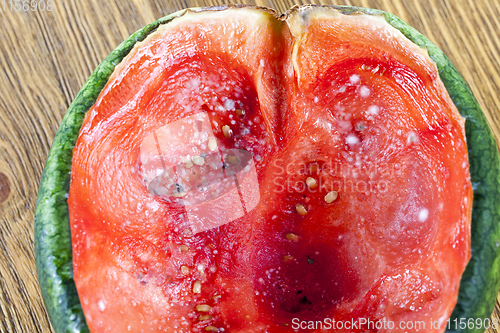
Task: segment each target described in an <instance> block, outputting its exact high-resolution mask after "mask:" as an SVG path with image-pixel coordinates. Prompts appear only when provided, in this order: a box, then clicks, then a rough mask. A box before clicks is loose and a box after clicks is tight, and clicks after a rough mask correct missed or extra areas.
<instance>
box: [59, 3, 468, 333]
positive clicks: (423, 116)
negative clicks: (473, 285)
mask: <svg viewBox="0 0 500 333" xmlns="http://www.w3.org/2000/svg"><path fill="white" fill-rule="evenodd" d="M189 124H193V125H192V126H193V127H192V128H189ZM463 125H464V121H463V119H462V118H461V117H460V115H459V114H458V111H457V110H456V108H455V106H454V105H453V103H452V101H451V100H450V98H449V96H448V94H447V92H446V90H445V88H444V86H443V84H442V83H441V81H440V80H439V77H438V74H437V69H436V67H435V65H434V64H433V63H432V61H431V60H430V59H429V57H428V56H427V54H426V52H424V51H423V50H421V49H419V48H418V47H417V46H415V45H414V44H412V43H411V42H410V41H409V40H407V39H405V37H404V36H403V35H402V34H401V33H400V32H399V31H397V30H395V29H394V28H392V27H390V26H389V25H388V24H387V23H385V21H384V20H383V18H380V17H374V16H367V15H342V14H340V13H338V12H337V11H335V10H334V9H331V8H305V9H301V10H296V11H293V12H292V13H291V14H290V15H289V16H287V17H286V19H284V20H279V19H276V18H275V17H274V16H273V15H272V14H270V13H268V12H266V11H264V10H261V9H251V8H239V9H234V8H233V9H226V10H222V11H202V12H189V11H188V12H187V13H186V14H184V15H182V16H181V17H179V18H176V19H174V20H173V21H172V22H171V23H168V24H166V25H164V26H161V27H160V28H159V29H158V31H156V32H154V33H153V34H152V35H150V36H149V37H148V38H147V39H146V40H145V41H144V42H141V43H138V45H137V46H136V47H135V48H134V49H133V50H132V52H131V53H130V54H129V55H128V56H127V57H126V58H125V59H124V60H123V62H122V63H121V64H119V65H118V66H117V68H116V70H115V72H114V73H113V75H112V77H111V78H110V80H109V82H108V84H107V86H106V87H105V89H104V90H103V91H102V93H101V95H100V97H99V99H98V100H97V102H96V104H95V105H94V106H93V107H92V108H91V109H90V110H89V112H88V114H87V116H86V118H85V121H84V124H83V127H82V130H81V133H80V137H79V139H78V142H77V145H76V146H75V149H74V159H73V164H72V181H71V187H70V193H69V199H68V203H69V210H70V220H71V227H72V241H73V262H74V273H75V282H76V285H77V289H78V293H79V296H80V299H81V302H82V307H83V310H84V313H85V317H86V319H87V322H88V325H89V328H90V330H91V331H92V332H127V331H131V332H179V333H180V332H206V331H219V332H222V331H224V332H294V331H296V330H297V329H298V330H299V331H308V332H319V331H320V330H319V326H314V327H313V326H308V325H307V324H306V323H307V322H312V321H323V322H324V323H328V322H330V324H331V320H335V321H336V322H344V323H346V322H350V323H351V322H353V321H358V322H360V320H361V322H363V320H364V321H372V322H377V321H383V320H385V321H392V322H394V323H395V328H393V329H391V328H387V327H386V328H385V329H384V328H382V329H380V330H378V332H404V331H407V330H406V329H405V328H404V327H403V328H400V327H399V324H400V323H401V322H410V321H424V322H425V323H426V325H427V326H425V328H423V329H420V330H415V329H414V330H413V331H418V332H443V331H444V324H443V325H442V326H441V328H436V327H434V328H433V327H431V322H435V321H439V320H441V321H442V322H445V320H446V319H447V318H448V316H449V315H450V314H451V311H452V310H453V307H454V305H455V303H456V298H457V294H458V286H459V282H460V277H461V274H462V272H463V270H464V269H465V265H466V264H467V262H468V259H469V251H470V245H469V228H470V211H471V205H472V189H471V184H470V180H469V173H468V167H469V166H468V159H467V146H466V143H465V134H464V127H463ZM186 126H188V128H186ZM193 128H194V130H193ZM245 154H247V155H245ZM245 156H251V158H249V159H248V158H246V157H245ZM219 162H220V163H219ZM218 163H219V164H218ZM235 165H236V166H235ZM237 167H240V168H239V169H238V168H237ZM214 174H217V175H221V176H220V179H222V178H224V182H227V183H228V184H233V183H231V182H232V180H231V179H233V178H234V182H235V184H236V185H227V186H226V187H224V188H223V187H217V186H218V185H216V186H215V189H214V184H217V179H218V178H210V177H212V175H214ZM183 177H184V178H183ZM203 177H205V178H203ZM201 178H203V181H200V179H201ZM230 180H231V182H230ZM169 181H171V183H168V182H169ZM168 186H171V187H173V188H174V190H173V192H172V191H170V190H169V189H170V187H168ZM231 186H232V187H231ZM169 191H170V192H169ZM200 198H201V199H200ZM207 211H208V213H207ZM325 319H327V320H326V321H325ZM297 323H301V324H300V325H301V326H297ZM323 328H326V329H327V331H328V330H330V331H335V332H367V331H368V332H371V331H373V332H375V331H377V330H376V329H372V330H370V328H369V327H368V326H367V325H364V326H361V327H360V326H359V325H358V328H352V329H351V328H350V327H349V328H348V329H339V328H337V329H333V328H332V329H329V327H328V326H324V327H323Z"/></svg>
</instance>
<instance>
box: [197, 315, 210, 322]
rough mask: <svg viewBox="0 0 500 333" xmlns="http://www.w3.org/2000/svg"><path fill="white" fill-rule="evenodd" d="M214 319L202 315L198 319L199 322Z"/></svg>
mask: <svg viewBox="0 0 500 333" xmlns="http://www.w3.org/2000/svg"><path fill="white" fill-rule="evenodd" d="M212 318H213V317H212V316H211V315H201V316H199V317H198V320H199V321H205V320H211V319H212Z"/></svg>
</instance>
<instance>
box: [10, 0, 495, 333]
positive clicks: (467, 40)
mask: <svg viewBox="0 0 500 333" xmlns="http://www.w3.org/2000/svg"><path fill="white" fill-rule="evenodd" d="M6 1H8V0H6ZM235 2H236V3H238V2H239V1H235ZM312 2H313V3H327V4H331V3H330V2H326V1H325V2H324V1H312ZM221 3H222V1H218V0H207V1H197V0H176V1H154V0H130V1H118V0H116V1H99V0H79V1H78V0H56V1H54V2H53V10H52V11H50V12H49V11H47V10H45V11H41V10H36V11H30V12H16V11H11V10H10V9H9V4H8V3H6V6H5V11H4V10H3V3H2V1H1V0H0V35H1V37H0V69H1V70H0V175H4V176H0V332H22V333H25V332H33V333H34V332H51V331H52V330H51V327H50V324H49V320H48V318H47V314H46V312H45V310H44V306H43V302H42V299H41V296H40V292H39V289H38V284H37V278H36V271H35V259H34V253H33V215H34V213H33V212H34V205H35V200H36V194H37V188H38V183H39V180H40V176H41V173H42V169H43V166H44V162H45V159H46V157H47V154H48V151H49V147H50V144H51V142H52V139H53V137H54V135H55V132H56V130H57V128H58V124H59V122H60V121H61V119H62V116H63V115H64V113H65V111H66V109H67V108H68V106H69V104H70V102H71V100H72V99H73V98H74V97H75V95H76V93H77V92H78V91H79V89H80V88H81V86H82V85H83V83H84V82H85V80H86V78H87V77H88V76H89V75H90V73H91V72H92V70H93V69H94V68H95V67H96V66H97V64H98V63H99V62H100V61H101V60H102V59H103V58H104V57H105V56H106V55H107V54H108V53H109V52H110V51H111V50H112V49H114V48H115V47H116V46H117V45H118V44H119V43H120V42H121V41H122V40H123V39H125V38H126V37H127V36H129V35H130V34H131V33H132V32H134V31H136V30H137V29H139V28H140V27H142V26H144V25H145V24H147V23H149V22H151V21H153V20H155V19H157V18H159V17H161V16H164V15H166V14H168V13H171V12H174V11H177V10H180V9H182V8H185V7H193V6H206V5H209V6H210V5H218V4H221ZM247 3H251V4H257V5H262V6H268V7H274V8H276V9H277V11H278V12H283V11H285V10H286V9H287V8H289V7H290V6H291V5H292V4H294V3H297V4H303V3H305V1H302V0H297V1H276V2H274V1H271V0H256V1H248V2H247ZM336 4H345V5H355V6H365V7H373V8H378V9H382V10H385V11H388V12H391V13H394V14H396V15H398V16H400V17H401V18H402V19H403V20H405V21H406V22H408V23H410V24H411V25H412V26H414V27H415V28H417V29H418V30H420V31H421V32H422V33H424V34H425V35H426V36H428V37H429V38H430V39H431V40H432V41H433V42H435V43H436V44H437V45H438V46H439V47H441V49H442V50H443V51H444V52H445V53H446V54H447V55H448V56H449V57H450V59H451V60H452V62H453V63H454V64H455V65H456V66H457V68H458V69H459V71H460V72H461V73H462V75H463V76H464V78H465V80H466V81H467V82H468V83H469V84H470V86H471V88H472V90H473V92H474V94H475V96H476V97H477V99H478V101H479V103H480V104H481V106H482V108H483V110H484V111H485V113H486V115H487V118H488V121H489V122H490V125H491V127H492V130H493V132H494V134H495V137H496V139H497V142H498V139H500V110H499V108H500V89H499V86H500V63H499V59H500V35H499V33H498V31H500V2H499V1H498V0H476V1H474V0H449V1H445V0H443V1H438V0H420V1H412V0H387V1H377V0H344V1H341V0H339V1H337V2H336ZM6 184H9V185H6ZM7 188H9V189H10V190H8V189H7ZM499 315H500V306H499V304H498V303H497V308H496V309H495V311H494V313H493V317H495V318H499ZM488 332H490V333H491V332H494V331H493V330H489V331H488ZM497 332H500V330H497Z"/></svg>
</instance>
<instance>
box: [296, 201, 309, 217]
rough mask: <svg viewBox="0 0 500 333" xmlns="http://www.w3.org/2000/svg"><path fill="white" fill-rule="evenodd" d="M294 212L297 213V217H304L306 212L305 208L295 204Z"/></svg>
mask: <svg viewBox="0 0 500 333" xmlns="http://www.w3.org/2000/svg"><path fill="white" fill-rule="evenodd" d="M295 210H296V211H297V213H299V215H301V216H304V215H306V214H307V210H306V208H305V207H304V206H303V205H302V204H296V205H295Z"/></svg>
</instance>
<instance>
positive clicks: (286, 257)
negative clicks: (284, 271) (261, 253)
mask: <svg viewBox="0 0 500 333" xmlns="http://www.w3.org/2000/svg"><path fill="white" fill-rule="evenodd" d="M283 261H284V262H291V261H293V256H290V255H286V256H284V257H283Z"/></svg>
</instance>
